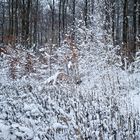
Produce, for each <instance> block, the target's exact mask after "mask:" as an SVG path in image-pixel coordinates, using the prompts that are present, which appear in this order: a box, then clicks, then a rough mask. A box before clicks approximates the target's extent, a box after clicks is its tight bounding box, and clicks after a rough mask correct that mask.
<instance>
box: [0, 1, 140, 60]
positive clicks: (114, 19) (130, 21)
mask: <svg viewBox="0 0 140 140" xmlns="http://www.w3.org/2000/svg"><path fill="white" fill-rule="evenodd" d="M44 2H45V3H44ZM44 2H43V1H39V0H34V1H32V0H1V1H0V23H1V24H0V25H1V26H0V42H1V43H4V44H12V45H16V44H18V43H20V44H22V45H23V46H26V47H27V48H29V47H31V46H33V44H34V45H35V46H36V47H38V46H39V45H43V44H45V43H48V45H49V47H50V48H52V46H53V45H52V44H55V46H56V47H58V46H59V47H60V45H61V43H62V41H63V40H64V39H65V35H66V34H68V35H69V36H71V39H72V40H74V41H75V42H76V39H78V35H77V34H76V32H77V28H78V27H77V26H78V25H79V24H82V25H80V26H85V28H89V27H92V26H94V23H93V22H94V21H93V16H95V15H96V12H97V11H96V7H95V2H97V3H98V6H99V7H100V12H101V13H100V14H101V16H102V23H103V25H102V29H103V30H105V32H104V34H103V36H104V38H105V39H107V37H106V36H109V35H111V39H112V40H113V44H114V46H116V45H120V46H121V53H122V59H124V58H125V57H127V58H128V59H129V62H132V61H133V60H134V57H135V54H136V51H137V50H138V49H139V45H140V43H139V40H140V35H139V34H140V6H139V5H140V2H139V0H96V1H94V0H81V1H77V0H58V1H56V0H48V1H44ZM79 22H80V23H79ZM81 22H82V23H81ZM76 43H78V42H76ZM77 45H78V44H77ZM122 61H123V60H122Z"/></svg>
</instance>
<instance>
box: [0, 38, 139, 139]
mask: <svg viewBox="0 0 140 140" xmlns="http://www.w3.org/2000/svg"><path fill="white" fill-rule="evenodd" d="M97 39H98V38H96V40H97ZM79 47H80V48H82V49H80V51H79V57H78V71H79V75H80V79H81V81H82V82H81V83H80V84H75V82H74V80H72V79H73V75H69V77H70V76H71V78H67V79H66V80H63V79H60V78H59V76H58V75H59V72H58V71H59V70H60V69H61V70H62V69H63V73H66V64H65V63H62V62H61V61H62V59H63V58H64V57H63V55H61V52H63V51H64V50H63V47H62V48H61V49H62V50H61V51H60V49H59V51H56V53H57V55H58V56H57V57H58V58H57V61H56V60H55V61H53V63H52V66H51V67H52V76H51V77H50V76H49V73H50V69H49V68H50V66H49V63H47V62H49V59H48V55H47V57H46V55H44V54H42V52H41V54H39V55H35V54H34V53H32V52H30V51H28V52H26V51H24V53H23V52H22V51H18V53H17V52H15V53H12V54H11V55H8V56H4V57H3V58H1V60H0V65H1V67H0V140H18V139H19V140H29V139H32V140H68V139H69V140H70V139H71V140H96V139H97V140H99V139H103V140H115V139H117V140H124V139H126V140H128V139H130V140H132V139H136V140H139V139H140V125H139V124H140V116H139V111H140V103H139V99H140V95H139V94H140V71H139V59H138V58H137V61H136V62H135V64H134V65H135V68H133V69H128V70H126V71H124V70H122V69H121V68H120V65H121V62H120V57H119V56H117V55H116V53H115V52H116V50H117V48H113V47H112V46H111V45H110V44H104V43H103V42H101V41H96V42H91V43H90V41H88V43H87V44H85V43H82V44H81V45H80V46H79ZM109 47H110V49H108V48H109ZM58 52H60V54H58ZM42 56H43V57H42ZM54 57H55V54H54ZM16 58H17V59H16ZM59 61H60V62H59ZM29 68H30V69H29ZM61 72H62V71H61ZM61 72H60V73H61ZM70 74H71V73H70ZM12 78H15V79H12ZM52 80H53V82H52V83H51V81H52Z"/></svg>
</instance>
